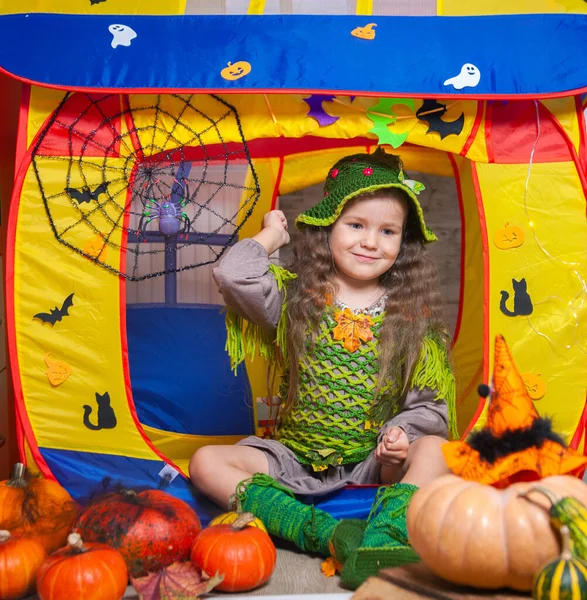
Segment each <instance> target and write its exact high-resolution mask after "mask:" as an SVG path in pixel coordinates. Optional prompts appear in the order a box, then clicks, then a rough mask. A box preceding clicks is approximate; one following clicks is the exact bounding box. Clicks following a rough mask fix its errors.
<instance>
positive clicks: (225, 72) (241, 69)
mask: <svg viewBox="0 0 587 600" xmlns="http://www.w3.org/2000/svg"><path fill="white" fill-rule="evenodd" d="M251 69H252V67H251V64H250V63H248V62H247V61H246V60H239V61H238V62H235V63H234V64H232V63H230V62H229V63H228V66H226V67H224V69H222V71H220V77H223V78H224V79H228V80H229V81H234V80H235V79H240V78H241V77H244V76H245V75H248V74H249V73H250V72H251Z"/></svg>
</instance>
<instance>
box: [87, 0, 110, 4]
mask: <svg viewBox="0 0 587 600" xmlns="http://www.w3.org/2000/svg"><path fill="white" fill-rule="evenodd" d="M100 2H106V0H90V4H100Z"/></svg>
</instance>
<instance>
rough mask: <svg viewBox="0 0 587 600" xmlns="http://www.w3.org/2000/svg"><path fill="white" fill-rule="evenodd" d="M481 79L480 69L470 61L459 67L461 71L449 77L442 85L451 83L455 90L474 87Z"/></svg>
mask: <svg viewBox="0 0 587 600" xmlns="http://www.w3.org/2000/svg"><path fill="white" fill-rule="evenodd" d="M480 80H481V71H479V69H478V68H477V67H476V66H475V65H472V64H471V63H466V64H464V65H463V66H462V67H461V72H460V73H459V74H458V75H457V76H456V77H451V78H450V79H447V80H446V81H445V82H444V85H452V86H453V87H454V88H455V89H456V90H462V89H463V88H464V87H475V86H476V85H477V84H478V83H479V81H480Z"/></svg>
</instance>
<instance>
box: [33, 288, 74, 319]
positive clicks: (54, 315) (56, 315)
mask: <svg viewBox="0 0 587 600" xmlns="http://www.w3.org/2000/svg"><path fill="white" fill-rule="evenodd" d="M72 306H73V294H69V296H67V298H66V299H65V300H64V301H63V304H62V305H61V308H57V307H55V308H52V309H51V311H50V312H48V313H37V314H36V315H35V316H34V317H33V319H40V320H41V321H43V323H51V325H55V323H56V322H57V321H61V319H63V317H67V316H69V313H68V312H67V311H68V309H70V308H71V307H72Z"/></svg>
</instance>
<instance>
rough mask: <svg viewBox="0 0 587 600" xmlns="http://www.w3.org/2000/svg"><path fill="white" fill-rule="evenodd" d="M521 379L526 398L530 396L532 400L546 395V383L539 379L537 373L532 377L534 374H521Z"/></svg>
mask: <svg viewBox="0 0 587 600" xmlns="http://www.w3.org/2000/svg"><path fill="white" fill-rule="evenodd" d="M521 377H522V379H523V380H524V385H525V386H526V390H527V391H528V396H530V398H532V400H540V399H541V398H544V395H545V394H546V382H545V381H544V379H542V377H540V373H537V374H536V375H534V373H522V375H521Z"/></svg>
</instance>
